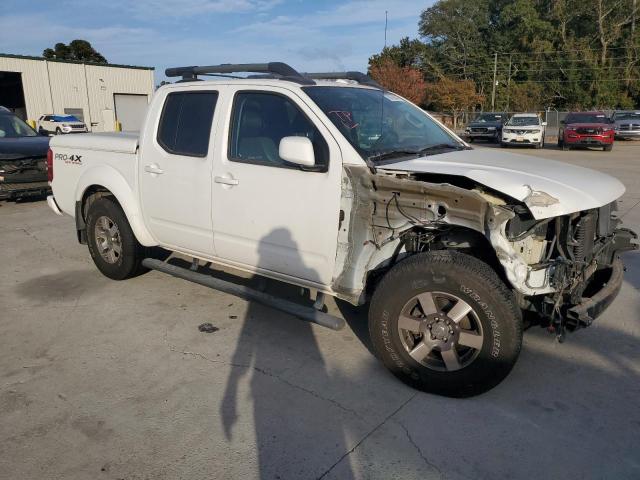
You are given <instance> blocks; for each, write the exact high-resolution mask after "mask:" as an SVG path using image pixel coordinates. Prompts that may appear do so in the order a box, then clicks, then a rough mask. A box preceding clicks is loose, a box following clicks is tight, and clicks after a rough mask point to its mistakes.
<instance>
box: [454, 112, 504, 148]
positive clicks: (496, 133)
mask: <svg viewBox="0 0 640 480" xmlns="http://www.w3.org/2000/svg"><path fill="white" fill-rule="evenodd" d="M507 120H509V116H508V115H507V114H506V113H495V112H489V113H481V114H480V115H478V116H477V117H476V119H475V120H474V121H473V122H471V123H470V124H469V125H467V128H465V130H464V134H465V136H466V137H467V139H468V140H469V141H470V142H473V141H474V140H477V139H479V138H484V139H485V140H489V141H490V142H499V141H500V139H501V138H502V127H503V126H504V124H505V123H507Z"/></svg>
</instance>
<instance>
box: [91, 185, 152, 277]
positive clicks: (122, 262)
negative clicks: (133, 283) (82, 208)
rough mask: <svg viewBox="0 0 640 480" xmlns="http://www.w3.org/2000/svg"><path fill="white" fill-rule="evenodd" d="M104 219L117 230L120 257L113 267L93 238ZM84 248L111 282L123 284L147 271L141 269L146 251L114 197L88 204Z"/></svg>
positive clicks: (103, 198)
mask: <svg viewBox="0 0 640 480" xmlns="http://www.w3.org/2000/svg"><path fill="white" fill-rule="evenodd" d="M102 217H106V218H108V219H109V220H111V221H112V222H113V224H115V225H116V226H117V228H118V234H119V241H120V244H121V254H120V255H119V257H118V258H117V260H116V261H115V263H109V262H108V261H106V260H105V259H104V258H103V257H102V255H101V254H100V253H99V249H98V244H97V238H96V233H95V231H96V223H97V221H98V220H99V219H100V218H102ZM86 224H87V244H88V246H89V253H90V254H91V258H92V259H93V262H94V263H95V264H96V267H98V270H100V272H102V274H103V275H104V276H106V277H109V278H111V279H113V280H125V279H127V278H132V277H135V276H138V275H141V274H143V273H145V272H147V271H148V269H146V268H144V267H143V266H142V260H143V259H144V258H145V256H147V255H146V254H147V250H148V249H146V248H145V247H143V246H142V245H140V243H138V241H137V240H136V237H135V235H134V234H133V230H131V226H130V225H129V221H128V220H127V217H126V215H125V214H124V211H123V210H122V207H120V205H119V204H118V203H117V201H116V200H115V199H114V198H113V197H109V196H108V197H101V198H99V199H97V200H96V201H95V202H93V203H92V204H91V206H90V207H89V211H88V212H87V219H86Z"/></svg>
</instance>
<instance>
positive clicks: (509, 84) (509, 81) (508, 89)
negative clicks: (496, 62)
mask: <svg viewBox="0 0 640 480" xmlns="http://www.w3.org/2000/svg"><path fill="white" fill-rule="evenodd" d="M494 81H495V80H494ZM510 93H511V55H509V77H508V78H507V112H508V111H509V94H510Z"/></svg>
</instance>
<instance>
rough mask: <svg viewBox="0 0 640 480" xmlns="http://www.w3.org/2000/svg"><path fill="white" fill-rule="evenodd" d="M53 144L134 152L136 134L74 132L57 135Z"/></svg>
mask: <svg viewBox="0 0 640 480" xmlns="http://www.w3.org/2000/svg"><path fill="white" fill-rule="evenodd" d="M55 146H56V147H58V148H60V147H62V148H77V149H81V150H94V151H103V152H115V153H136V151H137V150H138V135H137V134H136V133H120V132H117V133H76V134H74V135H58V136H56V137H55Z"/></svg>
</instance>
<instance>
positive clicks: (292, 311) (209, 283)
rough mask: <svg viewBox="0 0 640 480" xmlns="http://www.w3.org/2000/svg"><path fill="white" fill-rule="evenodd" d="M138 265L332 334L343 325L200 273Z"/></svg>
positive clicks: (153, 262) (149, 261)
mask: <svg viewBox="0 0 640 480" xmlns="http://www.w3.org/2000/svg"><path fill="white" fill-rule="evenodd" d="M142 265H143V266H145V267H147V268H150V269H151V270H157V271H159V272H162V273H166V274H168V275H171V276H173V277H178V278H182V279H183V280H188V281H190V282H193V283H197V284H199V285H203V286H205V287H209V288H213V289H214V290H220V291H221V292H224V293H228V294H231V295H235V296H236V297H240V298H242V299H244V300H247V301H250V302H256V303H259V304H261V305H265V306H267V307H271V308H274V309H276V310H280V311H281V312H285V313H288V314H289V315H293V316H294V317H297V318H299V319H301V320H306V321H307V322H312V323H316V324H318V325H321V326H323V327H327V328H330V329H332V330H341V329H343V328H344V325H345V322H344V320H343V319H342V318H339V317H334V316H333V315H329V314H328V313H324V312H320V311H318V310H316V309H315V308H313V307H306V306H304V305H300V304H298V303H295V302H291V301H289V300H285V299H283V298H279V297H276V296H274V295H270V294H268V293H264V292H260V291H258V290H255V289H253V288H249V287H245V286H242V285H236V284H235V283H232V282H227V281H225V280H220V279H218V278H214V277H212V276H210V275H205V274H203V273H198V272H195V271H193V270H190V269H188V268H183V267H178V266H176V265H171V264H169V263H166V262H163V261H162V260H157V259H154V258H145V259H144V260H142Z"/></svg>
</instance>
